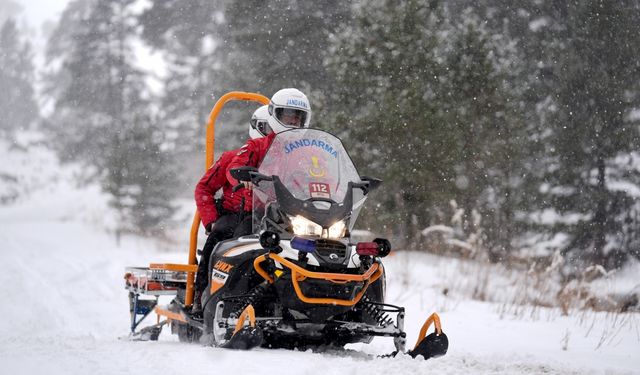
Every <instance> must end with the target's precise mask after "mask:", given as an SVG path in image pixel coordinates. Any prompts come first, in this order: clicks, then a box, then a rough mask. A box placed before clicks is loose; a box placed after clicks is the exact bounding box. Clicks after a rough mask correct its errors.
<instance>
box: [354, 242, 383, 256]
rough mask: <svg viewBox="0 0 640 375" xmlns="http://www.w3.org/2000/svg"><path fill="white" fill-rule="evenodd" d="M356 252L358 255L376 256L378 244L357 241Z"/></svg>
mask: <svg viewBox="0 0 640 375" xmlns="http://www.w3.org/2000/svg"><path fill="white" fill-rule="evenodd" d="M356 253H358V255H372V256H378V244H377V243H375V242H358V244H357V245H356Z"/></svg>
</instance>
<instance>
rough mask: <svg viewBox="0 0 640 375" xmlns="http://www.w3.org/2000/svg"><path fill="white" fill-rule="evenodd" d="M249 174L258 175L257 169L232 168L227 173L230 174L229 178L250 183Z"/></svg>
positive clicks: (246, 167)
mask: <svg viewBox="0 0 640 375" xmlns="http://www.w3.org/2000/svg"><path fill="white" fill-rule="evenodd" d="M251 172H255V173H258V168H256V167H248V166H245V167H240V168H234V169H231V170H230V171H229V173H231V177H233V178H235V179H236V180H238V181H243V182H247V181H251Z"/></svg>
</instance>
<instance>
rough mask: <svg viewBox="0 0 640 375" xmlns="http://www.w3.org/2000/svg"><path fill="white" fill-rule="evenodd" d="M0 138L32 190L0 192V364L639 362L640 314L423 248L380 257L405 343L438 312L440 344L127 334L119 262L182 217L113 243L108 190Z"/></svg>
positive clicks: (357, 369) (180, 252)
mask: <svg viewBox="0 0 640 375" xmlns="http://www.w3.org/2000/svg"><path fill="white" fill-rule="evenodd" d="M0 149H1V150H0V151H1V152H2V153H3V155H4V157H3V158H2V159H1V160H0V172H4V173H7V174H11V175H13V176H16V179H17V181H18V182H12V184H18V185H15V186H17V187H20V189H18V191H21V192H22V191H26V193H24V194H22V195H20V196H19V197H18V198H16V199H14V200H13V201H12V202H10V203H7V205H5V206H0V264H2V265H3V267H2V272H0V283H1V285H2V286H3V288H2V289H0V300H2V301H3V303H2V306H3V318H4V319H2V320H0V337H1V338H2V339H1V340H0V363H1V364H2V370H1V371H0V372H1V373H2V374H18V373H19V374H43V373H44V374H47V375H50V374H51V375H54V374H87V373H91V374H96V375H97V374H125V373H126V374H129V373H140V374H148V373H162V374H178V373H179V374H190V375H193V374H211V373H224V374H236V373H238V374H244V373H258V372H260V373H263V372H268V373H278V374H316V373H320V372H322V373H324V374H327V375H328V374H341V375H343V374H378V373H380V374H382V373H384V374H400V373H401V374H494V373H495V374H497V373H501V374H502V373H505V374H539V373H550V374H633V373H640V356H639V355H638V354H639V353H640V351H639V349H640V328H639V326H640V319H639V318H640V315H639V314H637V313H626V314H613V313H596V312H592V311H572V312H571V313H570V314H569V315H568V316H563V315H562V314H561V311H560V310H559V309H555V308H541V307H533V306H521V305H516V304H513V303H509V302H505V301H508V299H506V300H503V301H499V298H497V297H499V296H500V294H501V293H505V294H509V292H508V290H509V288H511V289H514V288H516V290H517V285H513V284H510V281H509V279H507V278H501V279H493V278H492V279H490V281H489V282H488V284H487V285H489V286H490V288H489V290H490V293H493V294H495V296H488V298H486V299H485V301H480V300H477V299H476V300H474V299H472V298H471V295H470V293H467V292H465V290H466V289H465V288H463V287H461V286H466V287H473V286H478V285H479V284H482V283H483V278H485V277H493V276H492V275H494V274H495V272H493V271H491V270H489V271H491V272H488V271H487V272H486V274H479V273H477V272H473V271H472V270H473V267H474V266H473V265H472V264H471V263H469V262H463V261H459V260H451V259H447V258H441V257H436V256H432V255H427V254H422V253H418V252H396V253H395V255H393V256H390V257H389V258H387V260H386V261H385V265H386V270H387V277H388V280H387V300H388V302H389V303H394V304H399V305H403V306H405V307H406V309H407V316H406V323H405V324H406V327H405V328H406V331H407V334H408V341H407V342H408V345H407V346H408V347H411V346H412V345H413V343H414V342H415V340H416V337H417V334H418V332H419V329H420V327H421V325H422V323H423V321H424V319H426V317H427V316H428V315H429V314H430V313H431V312H433V311H437V312H438V313H439V314H440V316H441V319H442V322H443V328H444V330H445V332H446V333H447V335H448V336H449V341H450V348H449V353H448V354H447V355H446V356H444V357H442V358H438V359H431V360H429V361H422V360H414V359H411V358H410V357H408V356H399V357H396V358H390V359H389V358H385V359H382V358H375V357H373V356H370V355H376V354H384V353H389V352H391V351H392V350H393V344H392V340H390V339H384V338H376V339H375V340H374V341H373V342H372V343H371V344H369V345H365V344H358V345H350V346H349V347H348V349H347V350H345V351H342V350H331V351H327V352H322V353H316V352H312V351H306V352H299V351H287V350H267V349H257V350H252V351H250V352H241V351H230V350H224V349H218V348H211V347H204V346H201V345H199V344H184V343H180V342H178V340H177V337H176V336H173V335H171V334H170V332H169V330H168V329H165V331H164V332H163V333H162V335H161V336H160V340H159V341H158V342H131V341H127V340H121V339H119V337H123V336H126V335H127V333H128V327H129V311H128V309H129V306H128V300H127V294H126V291H125V290H124V285H123V280H122V276H123V273H124V268H125V267H126V266H136V265H139V266H144V265H147V264H148V263H150V262H177V263H181V262H184V261H186V257H187V238H188V235H187V233H188V228H187V227H188V225H189V222H190V221H189V220H185V223H184V225H183V226H184V227H185V229H184V230H176V233H179V235H178V234H177V235H176V239H175V243H166V242H161V241H159V240H154V239H148V238H140V237H135V236H125V237H123V238H122V239H121V241H120V243H119V244H118V243H116V240H115V237H114V236H113V234H112V233H111V231H110V230H109V225H108V223H109V222H110V221H111V220H114V216H113V213H112V212H111V211H110V210H109V208H108V207H107V206H106V201H107V200H106V198H105V197H104V196H103V195H102V193H101V192H100V191H99V189H97V188H96V187H94V186H92V185H87V186H84V187H81V186H80V187H79V186H77V184H76V183H74V182H73V181H74V178H75V175H76V173H77V170H75V169H74V168H75V167H73V166H71V167H67V166H65V167H60V166H59V165H58V164H57V162H56V160H55V158H54V157H52V155H50V154H48V153H47V151H46V150H45V149H44V148H40V147H38V146H34V145H30V146H29V147H28V148H26V149H27V150H28V151H29V152H28V153H27V152H25V151H20V148H18V149H15V148H12V149H10V148H9V147H8V145H7V144H6V143H2V141H0ZM34 171H38V174H36V173H33V172H34ZM6 183H7V182H5V181H0V184H6ZM15 186H14V187H15ZM0 188H2V189H0V191H4V190H3V189H4V187H3V186H0ZM637 270H638V268H637V267H636V268H630V269H629V270H626V269H625V270H622V271H620V272H619V273H618V274H617V275H615V276H616V279H615V284H616V288H621V287H623V286H627V287H628V286H629V285H630V286H631V287H634V286H635V287H636V288H637V280H638V278H637V274H638V273H637ZM634 282H635V284H634ZM512 292H513V291H512ZM150 320H154V319H150ZM149 323H152V322H149Z"/></svg>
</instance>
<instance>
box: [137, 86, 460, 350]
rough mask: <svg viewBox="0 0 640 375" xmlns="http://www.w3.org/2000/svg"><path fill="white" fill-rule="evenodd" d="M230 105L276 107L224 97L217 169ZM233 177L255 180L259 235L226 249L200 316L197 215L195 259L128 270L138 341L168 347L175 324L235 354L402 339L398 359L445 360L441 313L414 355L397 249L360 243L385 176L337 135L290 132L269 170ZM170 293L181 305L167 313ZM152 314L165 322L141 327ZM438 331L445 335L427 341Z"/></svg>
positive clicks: (184, 337)
mask: <svg viewBox="0 0 640 375" xmlns="http://www.w3.org/2000/svg"><path fill="white" fill-rule="evenodd" d="M231 100H250V101H256V102H258V103H260V104H267V103H268V102H269V99H268V98H266V97H264V96H262V95H259V94H253V93H243V92H231V93H228V94H226V95H224V96H223V97H222V98H220V100H219V101H218V102H217V103H216V105H215V106H214V108H213V110H212V112H211V115H210V117H209V122H208V125H207V149H206V152H207V155H206V165H207V166H209V165H211V164H212V162H213V148H214V135H213V134H214V127H215V120H216V117H217V115H218V113H219V112H220V109H221V108H222V106H223V105H224V104H225V103H227V102H228V101H231ZM231 173H232V175H233V176H234V177H235V178H236V179H238V180H239V181H250V182H252V183H253V185H254V188H253V205H252V207H253V212H252V219H253V234H251V235H248V236H243V237H240V238H235V239H231V240H228V241H223V242H221V243H219V244H218V245H217V246H216V247H215V249H214V251H213V252H212V255H211V259H210V260H209V267H210V268H209V280H208V288H207V292H206V293H204V295H203V296H202V301H201V302H202V306H203V314H201V315H194V314H192V312H191V306H192V304H193V295H194V276H195V272H196V269H197V263H196V251H197V250H196V249H197V234H198V230H199V228H200V217H199V214H198V212H196V214H195V216H194V219H193V223H192V228H191V241H190V251H189V258H188V263H187V264H151V265H150V266H149V267H144V268H140V267H130V268H127V269H126V273H125V280H126V281H125V283H126V288H127V290H128V291H129V299H130V312H131V335H130V337H131V338H132V339H138V340H157V338H158V335H159V334H160V332H161V330H162V328H163V326H164V325H169V326H170V328H171V331H172V333H174V334H177V335H178V337H179V339H180V341H186V342H193V341H199V342H201V343H204V344H208V345H214V346H218V347H224V348H231V349H251V348H253V347H258V346H262V347H268V348H299V349H305V348H309V347H317V346H323V345H328V346H334V347H335V346H338V347H340V346H344V345H345V344H348V343H356V342H364V343H368V342H370V341H371V340H372V339H373V337H375V336H382V337H390V338H392V339H393V343H394V345H395V349H396V350H395V351H394V352H393V353H391V354H390V355H395V354H397V353H407V354H409V355H411V356H412V357H417V356H422V357H423V358H425V359H428V358H431V357H437V356H441V355H444V354H445V353H446V351H447V348H448V339H447V336H446V335H445V334H444V332H443V331H442V328H441V323H440V318H439V316H438V315H437V314H436V313H433V314H432V315H431V316H429V318H428V319H427V320H426V321H425V323H424V325H423V327H422V329H421V332H420V335H419V338H418V341H417V343H416V344H415V346H414V347H413V348H412V349H411V350H409V351H406V348H405V347H406V333H405V331H404V320H405V310H404V308H403V307H400V306H395V305H391V304H387V303H385V269H384V265H383V263H382V258H384V257H385V256H387V255H388V254H389V252H390V251H391V245H390V243H389V241H387V240H386V239H382V238H376V239H375V240H373V241H371V242H355V243H354V242H352V240H351V236H350V232H351V231H352V229H353V227H354V224H355V221H356V219H357V217H358V214H359V212H360V209H361V208H362V207H363V204H364V201H365V200H366V198H367V197H368V195H369V194H370V193H371V191H373V190H375V189H376V188H377V187H378V186H379V185H380V183H381V181H380V180H378V179H375V178H370V177H365V176H360V175H359V174H358V172H357V170H356V168H355V166H354V165H353V162H352V161H351V158H350V157H349V155H348V153H347V151H346V150H345V149H344V147H343V145H342V142H341V141H340V140H339V139H338V138H337V137H335V136H334V135H332V134H330V133H327V132H325V131H323V130H319V129H312V128H303V129H291V130H287V131H284V132H282V133H279V134H277V135H276V136H275V138H274V140H273V143H272V144H271V146H270V148H269V150H268V151H267V154H266V155H265V158H264V159H263V161H262V163H261V165H260V167H259V168H251V167H243V168H239V169H236V170H232V171H231ZM205 261H206V260H205ZM164 295H172V296H174V298H173V299H172V300H171V302H170V303H169V304H168V305H166V306H160V305H159V304H158V301H159V298H160V297H161V296H164ZM152 311H153V312H155V313H156V314H157V316H158V323H157V324H155V325H152V326H148V327H145V328H143V329H141V330H138V326H139V325H140V323H141V322H142V321H143V320H144V319H145V318H146V317H147V316H148V315H150V314H151V312H152ZM431 325H433V326H434V332H433V333H431V334H429V335H427V332H428V330H429V329H430V327H431Z"/></svg>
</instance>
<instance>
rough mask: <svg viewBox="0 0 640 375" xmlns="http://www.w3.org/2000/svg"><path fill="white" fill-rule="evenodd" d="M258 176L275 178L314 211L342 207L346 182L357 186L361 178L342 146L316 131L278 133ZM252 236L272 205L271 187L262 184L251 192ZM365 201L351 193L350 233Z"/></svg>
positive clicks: (272, 191) (292, 130) (346, 188)
mask: <svg viewBox="0 0 640 375" xmlns="http://www.w3.org/2000/svg"><path fill="white" fill-rule="evenodd" d="M259 172H260V173H261V174H263V175H267V176H278V177H279V179H280V181H281V182H282V184H283V185H284V187H285V188H287V190H289V192H290V193H291V194H292V195H293V196H294V197H295V198H296V199H300V200H303V201H306V200H310V201H312V202H313V205H314V206H315V207H316V208H319V209H323V208H326V209H328V208H329V205H330V203H329V201H333V202H336V203H343V202H344V201H345V197H346V196H347V192H348V184H349V182H360V176H359V175H358V171H357V170H356V168H355V166H354V165H353V162H352V161H351V158H350V157H349V155H348V154H347V151H346V150H345V149H344V146H343V145H342V142H341V141H340V140H339V139H338V138H336V137H335V136H333V135H332V134H329V133H327V132H324V131H322V130H318V129H291V130H287V131H284V132H282V133H279V134H278V135H276V137H275V138H274V140H273V143H272V144H271V146H270V148H269V150H268V151H267V153H266V155H265V157H264V159H263V161H262V164H260V167H259ZM253 199H254V204H253V207H254V232H256V231H258V230H259V228H257V226H258V225H259V223H260V220H261V219H262V217H263V216H264V213H265V208H266V207H267V206H268V205H269V204H271V203H272V202H275V192H274V188H273V183H271V182H266V181H263V182H261V183H260V185H259V186H258V187H256V188H255V189H254V194H253ZM363 201H364V195H363V194H362V192H361V190H360V189H354V196H353V202H354V204H353V207H352V208H356V209H357V210H354V211H355V212H353V213H352V214H351V218H352V219H351V220H350V229H351V228H352V226H353V223H354V222H355V217H356V216H357V211H359V208H360V206H361V205H362V203H363Z"/></svg>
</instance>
